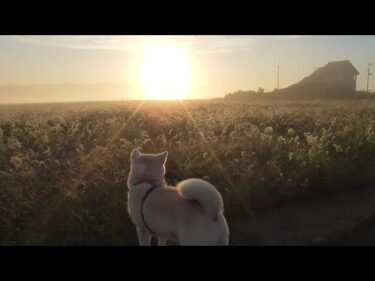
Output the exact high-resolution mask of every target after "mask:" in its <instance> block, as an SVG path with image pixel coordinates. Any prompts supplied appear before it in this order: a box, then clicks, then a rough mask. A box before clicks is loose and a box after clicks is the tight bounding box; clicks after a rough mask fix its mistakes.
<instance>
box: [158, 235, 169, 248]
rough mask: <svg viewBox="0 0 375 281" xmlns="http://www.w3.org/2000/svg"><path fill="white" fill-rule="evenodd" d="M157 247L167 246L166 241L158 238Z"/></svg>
mask: <svg viewBox="0 0 375 281" xmlns="http://www.w3.org/2000/svg"><path fill="white" fill-rule="evenodd" d="M158 245H159V246H167V239H165V238H162V237H160V236H158Z"/></svg>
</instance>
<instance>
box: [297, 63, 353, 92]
mask: <svg viewBox="0 0 375 281" xmlns="http://www.w3.org/2000/svg"><path fill="white" fill-rule="evenodd" d="M358 74H359V72H358V71H357V69H355V67H354V66H353V65H352V64H351V62H350V61H348V60H343V61H334V62H329V63H327V64H326V65H325V66H323V67H320V68H318V69H317V70H315V71H314V72H313V73H312V74H311V75H310V76H307V77H305V78H304V79H302V80H301V81H300V82H299V83H298V84H299V85H319V86H324V87H327V88H335V89H339V90H342V91H343V92H355V91H356V84H357V75H358Z"/></svg>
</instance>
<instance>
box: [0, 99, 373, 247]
mask: <svg viewBox="0 0 375 281" xmlns="http://www.w3.org/2000/svg"><path fill="white" fill-rule="evenodd" d="M184 104H185V106H186V109H187V110H188V111H186V110H185V107H184V106H183V105H181V104H180V103H178V102H175V103H173V102H163V103H162V102H150V103H145V104H143V105H142V106H140V107H139V109H138V110H136V108H137V106H138V103H136V102H128V103H102V104H71V105H35V106H24V107H22V106H21V107H20V106H18V107H17V108H16V107H15V108H14V111H12V110H10V111H9V112H8V113H6V114H5V113H4V112H2V114H1V115H0V116H1V118H0V244H3V245H19V244H27V245H28V244H30V245H40V244H43V245H44V244H48V245H103V244H105V245H136V244H137V242H136V241H137V240H136V235H135V229H134V226H133V225H132V224H131V222H130V219H129V217H128V215H127V211H126V208H127V206H126V196H127V188H126V179H127V174H128V172H129V156H130V152H131V150H132V149H133V148H134V147H138V148H140V149H141V150H142V151H143V152H146V153H147V152H161V151H164V150H168V151H169V158H168V161H167V175H166V177H167V182H168V183H169V184H176V183H177V182H178V181H180V180H183V179H186V178H189V177H200V178H205V179H207V180H209V181H210V182H212V183H213V184H214V185H215V186H216V187H217V188H218V189H219V190H220V192H221V193H222V195H223V198H224V203H225V209H226V214H227V217H228V219H229V220H232V219H236V218H238V217H240V216H246V215H247V212H248V210H249V209H250V210H255V211H261V210H266V209H268V208H271V207H273V206H277V205H278V204H283V203H288V202H292V201H298V200H301V199H302V198H305V197H308V196H311V195H312V194H317V193H321V192H325V191H327V190H334V189H336V188H343V187H345V186H361V185H367V184H374V182H375V176H374V173H373V171H374V168H375V121H374V120H375V110H374V103H373V102H372V101H366V102H365V101H342V102H337V101H336V102H334V101H313V102H308V103H304V102H294V103H292V102H267V103H266V102H263V103H257V104H254V103H252V104H250V103H248V104H246V103H228V102H226V103H221V102H215V103H213V102H189V103H186V102H185V103H184ZM2 110H4V108H3V109H2ZM0 111H1V110H0Z"/></svg>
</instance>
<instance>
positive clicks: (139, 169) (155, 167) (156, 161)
mask: <svg viewBox="0 0 375 281" xmlns="http://www.w3.org/2000/svg"><path fill="white" fill-rule="evenodd" d="M167 156H168V151H164V152H162V153H158V154H144V153H141V152H139V150H137V149H133V151H132V153H131V156H130V159H131V167H130V178H131V182H132V183H133V184H134V183H140V182H149V183H154V184H161V183H162V182H163V181H164V175H165V162H166V161H167Z"/></svg>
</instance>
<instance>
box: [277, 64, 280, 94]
mask: <svg viewBox="0 0 375 281" xmlns="http://www.w3.org/2000/svg"><path fill="white" fill-rule="evenodd" d="M279 74H280V65H279V64H278V65H277V89H279Z"/></svg>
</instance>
